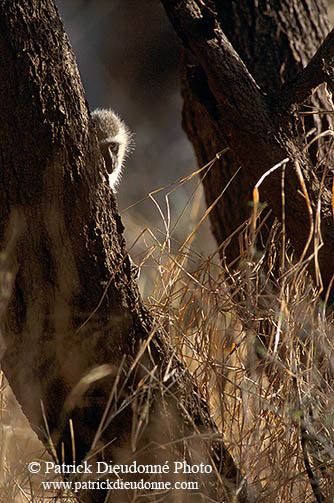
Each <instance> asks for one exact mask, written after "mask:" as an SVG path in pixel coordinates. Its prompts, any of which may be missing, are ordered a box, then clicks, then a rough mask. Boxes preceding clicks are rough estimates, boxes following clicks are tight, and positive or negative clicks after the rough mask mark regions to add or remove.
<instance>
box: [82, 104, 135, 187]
mask: <svg viewBox="0 0 334 503" xmlns="http://www.w3.org/2000/svg"><path fill="white" fill-rule="evenodd" d="M92 119H93V121H94V123H95V127H96V132H97V137H98V140H99V144H100V149H101V153H102V155H103V158H104V161H105V163H106V168H107V171H108V175H109V184H110V186H111V188H112V189H113V190H115V189H116V187H117V185H118V184H119V182H120V179H121V175H122V167H123V164H124V161H125V158H126V156H127V154H128V153H129V152H131V150H133V148H134V141H133V138H132V133H131V132H130V131H129V129H128V127H127V126H126V125H125V123H124V122H123V121H122V119H121V118H120V117H119V115H117V114H116V113H115V112H114V111H113V110H111V109H108V108H97V109H96V110H94V112H92Z"/></svg>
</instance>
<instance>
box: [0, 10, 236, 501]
mask: <svg viewBox="0 0 334 503" xmlns="http://www.w3.org/2000/svg"><path fill="white" fill-rule="evenodd" d="M0 65H1V79H0V95H1V102H0V109H1V123H0V129H1V132H0V137H1V144H0V152H1V156H0V162H1V171H0V173H1V175H0V184H1V191H0V193H1V198H0V214H1V220H0V240H1V248H2V255H1V272H2V283H1V288H2V292H3V294H2V303H1V308H2V319H1V330H2V337H3V356H2V368H3V370H4V372H5V374H6V376H7V378H8V381H9V383H10V385H11V386H12V388H13V390H14V392H15V395H16V397H17V399H18V401H19V403H20V404H21V405H22V408H23V411H24V413H25V414H26V416H27V417H28V419H29V421H30V423H31V425H32V427H33V428H34V430H35V431H36V432H37V434H38V435H39V437H40V438H41V439H42V441H43V442H44V443H45V445H46V446H47V447H48V449H49V451H50V452H51V453H52V454H53V455H54V456H55V458H56V459H57V461H58V463H62V462H65V463H71V462H74V461H75V462H76V463H79V462H80V461H81V460H82V459H84V458H85V457H86V459H88V462H89V463H92V465H93V466H95V465H94V463H95V462H96V461H99V460H102V459H103V460H105V461H107V462H108V463H109V462H112V463H124V464H127V465H129V464H130V463H131V462H133V460H136V461H137V462H138V463H145V464H158V465H164V463H165V462H166V461H168V462H169V466H170V472H168V474H167V475H166V476H165V477H164V480H165V481H166V480H167V481H168V480H174V479H177V475H175V474H174V473H173V471H172V466H171V465H172V464H173V462H174V461H183V460H185V461H186V462H187V463H189V464H195V463H196V464H199V463H204V464H206V463H208V464H210V466H213V471H212V474H211V475H210V476H208V477H203V478H201V480H200V483H201V488H200V491H198V492H195V493H193V492H191V493H192V494H191V495H190V496H187V492H186V491H183V492H182V498H183V499H182V501H186V500H187V498H191V501H192V502H195V501H200V500H201V494H204V495H206V496H207V497H212V498H214V497H216V495H217V491H218V494H219V500H220V501H225V500H227V501H231V500H232V496H233V495H234V494H235V492H236V491H237V490H238V487H239V483H240V481H241V476H240V474H239V472H238V470H237V469H236V467H235V465H234V463H233V460H232V458H231V456H230V455H229V454H228V452H227V450H226V449H225V448H224V446H223V445H222V443H221V441H220V440H219V437H217V431H216V429H215V428H214V426H213V424H212V423H211V421H210V419H209V415H208V412H207V410H206V408H205V406H204V405H203V402H202V400H201V398H200V396H199V395H198V392H197V390H196V387H195V386H194V384H193V382H192V379H191V377H190V375H189V373H188V372H187V371H186V369H184V368H183V366H182V365H181V364H180V362H178V360H177V359H176V358H175V356H174V355H173V354H172V351H171V349H170V347H169V346H168V343H167V342H166V341H165V340H164V338H163V336H162V335H161V333H159V332H158V331H157V330H156V329H155V328H154V326H153V324H152V319H151V318H150V316H149V314H148V313H147V312H146V310H145V309H144V307H143V304H142V301H141V299H140V296H139V293H138V288H137V285H136V283H135V281H134V279H133V277H132V274H131V268H130V263H129V259H128V256H127V253H126V250H125V243H124V239H123V237H122V232H123V226H122V223H121V220H120V217H119V215H118V211H117V205H116V203H115V199H114V196H113V194H112V192H111V190H110V188H109V186H108V183H107V173H106V170H105V166H104V163H103V160H102V157H101V154H100V152H99V148H98V144H97V138H96V134H95V130H94V128H93V125H92V121H91V119H90V116H89V112H88V108H87V103H86V101H85V96H84V92H83V89H82V85H81V82H80V78H79V74H78V70H77V67H76V62H75V58H74V56H73V54H72V51H71V48H70V46H69V43H68V40H67V37H66V35H65V33H64V29H63V25H62V23H61V21H60V19H59V16H58V13H57V11H56V9H55V7H54V5H53V3H52V2H51V1H49V0H29V1H28V0H15V1H11V2H7V1H6V0H0ZM5 294H6V296H5ZM171 359H172V362H171ZM88 455H89V458H87V456H88ZM147 477H149V475H148V476H147ZM108 478H109V479H112V478H113V477H112V475H109V476H108ZM124 478H125V477H124ZM139 478H145V476H143V477H141V476H140V477H139V476H138V474H136V478H135V480H136V479H139ZM196 478H198V475H196ZM182 479H183V480H188V479H189V480H192V475H191V474H190V475H184V474H182ZM189 493H190V491H189ZM163 496H164V494H161V493H160V494H158V495H154V492H150V493H148V494H147V495H146V496H145V497H143V499H142V500H143V501H156V500H157V499H158V498H159V501H161V499H163ZM128 497H130V496H129V494H128V493H126V494H124V492H123V491H117V494H116V496H115V501H116V500H117V501H118V502H121V501H128V499H127V498H128ZM217 497H218V496H217ZM106 498H107V496H106V491H105V490H104V491H98V490H94V491H91V492H89V491H84V492H83V493H82V495H81V496H80V499H81V501H99V502H100V501H107V500H108V501H110V500H109V499H106ZM179 498H180V494H179V493H178V492H177V491H172V492H171V493H168V494H167V495H166V501H169V502H170V501H179ZM239 499H240V501H246V500H245V495H244V492H243V491H241V493H240V495H239ZM201 501H202V500H201Z"/></svg>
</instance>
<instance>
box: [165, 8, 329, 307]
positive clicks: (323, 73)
mask: <svg viewBox="0 0 334 503" xmlns="http://www.w3.org/2000/svg"><path fill="white" fill-rule="evenodd" d="M162 3H163V5H164V7H165V9H166V11H167V14H168V16H169V17H170V20H171V22H172V24H173V26H174V28H175V30H176V32H177V33H178V35H179V37H180V39H181V41H182V44H183V48H184V71H183V80H182V89H183V91H182V92H183V98H184V111H183V125H184V128H185V130H186V132H187V134H188V136H189V138H190V140H191V141H192V143H193V145H194V148H195V152H196V155H197V159H198V162H199V165H200V166H203V165H205V164H206V163H207V162H208V161H210V160H211V159H213V158H214V157H215V155H216V154H217V153H218V152H221V151H222V150H223V149H224V147H225V146H226V145H227V146H229V147H230V151H229V152H228V153H227V154H224V155H223V156H221V158H220V159H219V160H217V161H216V162H215V165H214V166H213V168H211V169H210V170H208V172H207V174H206V176H205V177H204V179H203V184H204V189H205V194H206V199H207V203H208V205H211V204H212V203H213V202H214V201H216V200H217V199H219V200H218V202H217V204H216V205H215V206H214V208H213V209H212V211H211V213H210V217H211V223H212V228H213V233H214V235H215V237H216V239H217V242H218V244H219V245H220V244H221V243H222V242H224V241H225V240H227V239H228V238H229V236H231V235H233V233H234V232H235V231H236V229H238V228H240V226H242V225H243V224H244V222H245V221H246V220H247V219H248V218H249V216H250V207H249V202H250V201H252V190H253V188H254V186H255V185H256V183H257V182H258V181H259V180H260V179H261V177H262V176H263V175H264V174H265V173H266V172H267V171H268V170H270V169H271V168H272V167H273V166H275V165H276V164H277V163H280V162H281V161H283V160H284V159H286V158H288V159H289V163H288V164H287V166H286V176H285V188H284V189H285V228H286V231H287V235H288V237H289V238H290V239H291V242H292V244H293V246H294V249H295V251H296V252H297V255H298V256H299V257H300V256H301V255H302V253H303V251H304V248H305V246H306V244H307V242H308V240H309V236H310V228H311V227H310V211H312V221H313V223H314V219H315V215H316V211H317V202H318V199H319V194H321V203H322V206H321V215H320V216H321V234H322V238H323V242H324V246H323V247H322V248H321V249H320V251H319V257H318V258H319V265H320V270H321V275H322V283H323V285H322V283H321V279H320V278H319V274H318V272H319V271H318V269H317V267H316V266H315V265H314V262H312V263H311V265H310V271H311V273H312V274H313V276H314V278H315V280H316V282H317V284H318V286H319V288H320V289H321V288H322V286H323V289H324V292H326V290H327V289H328V287H329V286H330V282H331V278H332V275H333V273H334V268H333V260H332V252H331V250H332V249H333V245H334V232H333V224H332V222H333V217H332V202H331V193H330V190H329V189H328V187H327V186H325V187H322V184H321V176H322V173H321V167H320V168H319V167H317V168H316V169H315V168H314V167H313V166H314V163H315V161H316V153H317V150H318V149H319V148H321V149H322V153H323V152H324V148H325V147H323V146H322V145H319V142H318V144H317V145H315V144H314V147H312V148H311V149H310V151H309V152H306V151H305V150H304V147H305V143H304V140H303V138H305V134H304V129H306V131H308V130H309V129H310V128H312V127H314V126H315V127H317V132H319V129H320V127H322V128H324V129H326V128H327V127H328V120H327V119H326V118H325V117H323V116H322V117H323V118H322V120H320V119H319V117H318V116H313V115H310V116H308V117H307V120H304V118H303V116H301V115H300V105H301V104H303V103H304V102H305V100H306V99H309V98H310V102H309V103H311V104H312V105H317V106H318V107H319V108H320V109H322V110H323V109H328V108H329V104H328V101H327V99H326V96H325V94H324V93H323V92H322V93H318V94H317V95H314V94H313V92H314V90H315V88H317V86H319V85H320V84H321V83H323V82H326V83H327V86H328V88H329V89H331V88H332V87H333V84H332V72H333V58H332V56H331V54H332V52H333V35H330V36H329V37H328V39H327V40H326V43H325V44H324V45H323V46H322V47H321V49H320V50H319V52H318V53H317V55H316V56H315V57H314V58H313V59H312V61H311V62H310V64H309V65H308V66H307V68H306V69H305V70H304V71H302V69H303V67H304V66H305V65H306V64H307V62H309V60H310V59H311V56H313V54H314V53H315V51H316V49H317V48H318V47H319V45H320V43H321V42H322V41H323V39H324V37H325V35H326V34H327V32H328V21H327V15H326V8H325V4H324V3H323V2H313V1H310V2H309V1H291V0H289V1H287V0H280V1H277V0H272V1H270V2H264V1H261V0H260V1H254V2H253V1H251V2H249V1H246V0H245V1H243V0H232V1H229V2H227V1H224V0H222V1H220V0H219V1H218V0H217V1H216V0H210V1H209V0H208V1H206V2H202V1H200V0H184V1H178V2H173V1H171V0H162ZM231 44H232V45H231ZM284 83H286V85H285V86H283V87H282V84H284ZM296 162H297V163H298V165H296ZM240 165H241V166H242V168H241V170H239V171H238V168H239V166H240ZM299 167H300V169H301V173H302V176H303V178H304V181H305V186H306V191H307V197H308V198H309V199H310V205H307V204H306V199H305V194H304V193H303V188H302V185H301V175H300V172H299V169H298V168H299ZM281 176H282V170H281V169H277V170H276V171H274V172H273V173H271V174H270V176H267V178H265V180H264V181H263V182H262V184H261V186H260V197H261V199H262V200H263V201H264V202H266V203H267V205H268V209H269V210H270V211H271V214H272V216H270V217H269V220H267V223H269V225H268V228H270V227H271V225H272V223H273V218H277V219H278V220H280V221H282V188H281V187H282V185H281ZM230 182H231V183H230ZM229 183H230V184H229ZM228 184H229V185H228ZM227 185H228V188H227V190H226V191H224V194H223V196H221V194H222V191H223V190H224V188H225V187H227ZM220 196H221V197H220ZM219 197H220V198H219ZM310 208H311V209H310ZM267 211H268V210H267ZM296 222H298V226H296ZM313 237H314V235H313ZM316 237H319V236H316ZM230 241H231V242H230V244H229V246H228V247H227V248H222V250H223V251H224V254H226V258H227V261H228V262H231V261H233V260H235V259H236V258H237V257H239V255H240V248H239V241H238V234H236V235H235V236H234V237H232V238H230ZM308 251H309V254H310V253H312V251H313V250H312V248H311V249H309V250H308ZM224 258H225V257H224ZM330 300H331V301H332V300H333V294H331V295H330Z"/></svg>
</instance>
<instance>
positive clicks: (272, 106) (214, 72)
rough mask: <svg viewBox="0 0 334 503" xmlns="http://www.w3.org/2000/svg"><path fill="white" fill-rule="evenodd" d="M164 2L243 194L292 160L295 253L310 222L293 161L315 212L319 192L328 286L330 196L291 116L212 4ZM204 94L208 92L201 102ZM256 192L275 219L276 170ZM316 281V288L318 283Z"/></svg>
mask: <svg viewBox="0 0 334 503" xmlns="http://www.w3.org/2000/svg"><path fill="white" fill-rule="evenodd" d="M162 4H163V5H164V7H165V10H166V12H167V14H168V16H169V18H170V20H171V22H172V24H173V26H174V28H175V30H176V32H177V33H178V35H179V36H180V37H181V39H182V42H183V44H184V46H185V47H186V48H187V51H188V52H191V55H192V56H191V58H189V59H191V60H192V61H191V66H189V69H192V68H196V67H198V68H197V70H196V72H194V71H192V75H196V77H195V79H197V82H196V85H193V83H191V82H190V86H191V87H192V90H193V92H194V96H196V89H202V91H201V93H202V94H201V96H197V99H198V101H199V108H201V107H203V106H204V107H205V109H206V113H207V117H209V118H210V120H211V122H212V124H213V125H214V126H213V128H214V131H215V135H216V137H217V139H216V143H217V144H219V143H221V144H222V145H224V143H225V142H226V143H227V144H228V145H229V147H230V148H231V150H232V151H233V152H234V154H235V156H236V157H237V158H238V160H239V162H240V163H241V164H242V166H243V171H242V173H241V176H242V182H243V184H244V185H245V187H247V189H248V191H249V192H248V193H249V196H248V198H249V200H250V199H251V191H252V189H253V187H254V186H255V185H256V183H257V182H258V180H259V179H260V178H261V177H262V176H263V175H264V173H266V172H267V171H268V170H270V168H272V167H273V166H275V165H276V164H277V163H279V162H281V161H282V160H283V159H285V158H287V157H288V158H289V159H290V163H289V164H288V166H287V176H286V178H285V205H286V212H285V215H286V219H285V224H286V231H287V233H288V236H289V238H290V239H291V241H292V243H293V246H294V248H295V250H296V252H297V254H298V255H299V256H301V255H302V253H303V251H304V248H305V245H306V243H307V242H308V240H309V234H310V223H309V213H308V211H309V210H308V208H307V204H306V201H305V198H304V196H303V195H302V194H301V190H300V189H301V185H300V184H301V182H300V177H299V175H298V173H297V171H296V170H295V167H294V166H295V164H294V161H297V162H298V164H299V166H300V167H301V169H302V173H303V177H304V182H305V186H306V191H307V193H308V195H309V199H310V202H311V206H312V207H313V210H314V212H313V216H314V215H315V214H316V208H317V202H318V198H319V197H320V196H321V200H322V205H321V232H322V238H323V241H324V246H323V247H322V248H321V249H320V251H319V250H318V251H319V264H320V269H321V274H322V281H323V285H324V289H325V290H326V289H327V287H328V286H329V285H330V282H331V278H332V275H333V272H334V269H333V262H332V259H331V250H332V249H333V246H334V229H333V222H332V214H331V194H330V192H329V191H328V190H327V189H326V188H325V187H320V182H319V180H318V179H317V178H316V176H315V174H314V173H313V170H312V167H311V163H310V159H309V158H308V157H307V155H306V154H305V152H303V151H302V150H301V148H300V142H299V138H297V137H296V136H295V127H294V120H295V118H294V116H293V115H290V114H289V113H285V112H284V110H281V109H280V108H279V107H277V95H266V94H264V93H263V92H262V91H261V89H260V87H259V86H258V85H257V84H256V82H255V80H254V79H253V77H252V76H251V75H250V73H249V71H248V70H247V68H246V66H245V65H244V64H243V62H242V61H241V58H240V57H239V55H238V54H237V53H236V51H235V50H234V49H233V47H232V45H231V44H230V43H229V41H228V40H227V38H226V36H225V35H224V33H223V30H222V28H221V25H220V23H219V20H218V17H217V14H216V12H215V10H214V5H215V3H214V2H210V3H209V6H210V8H209V7H208V4H207V3H206V4H204V3H203V2H202V1H201V0H182V1H177V2H175V1H172V0H162ZM211 6H212V7H211ZM203 90H204V91H203ZM203 94H205V95H206V99H204V100H203V99H202V98H203ZM209 141H212V140H209ZM217 178H218V177H217ZM222 188H223V187H221V189H222ZM221 189H220V190H221ZM260 197H261V199H262V200H264V201H266V202H267V203H268V205H269V207H270V208H271V209H272V211H273V214H274V215H275V216H276V217H277V218H278V219H279V220H281V219H282V201H281V173H280V171H279V170H276V171H275V172H274V173H272V174H271V175H270V176H268V177H267V178H266V179H265V180H264V182H263V184H262V185H261V190H260ZM236 203H237V201H235V204H236ZM296 222H298V232H296ZM227 237H228V236H226V238H227ZM311 252H312V250H309V253H311ZM310 271H311V273H312V274H313V276H314V278H315V280H316V281H317V280H318V276H317V274H316V271H315V267H314V266H313V265H312V264H311V266H310ZM319 286H320V288H321V285H319ZM331 299H333V297H332V296H331Z"/></svg>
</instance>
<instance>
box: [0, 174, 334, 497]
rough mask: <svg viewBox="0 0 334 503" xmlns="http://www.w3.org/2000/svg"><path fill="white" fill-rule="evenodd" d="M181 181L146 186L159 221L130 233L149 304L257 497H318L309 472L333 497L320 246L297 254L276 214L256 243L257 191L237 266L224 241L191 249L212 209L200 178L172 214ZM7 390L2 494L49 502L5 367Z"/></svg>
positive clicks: (332, 414)
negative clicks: (32, 472)
mask: <svg viewBox="0 0 334 503" xmlns="http://www.w3.org/2000/svg"><path fill="white" fill-rule="evenodd" d="M190 178H192V177H190ZM184 183H188V180H187V179H184V180H182V181H181V183H180V184H179V185H178V184H176V185H175V186H174V187H172V188H168V189H166V190H165V191H164V201H165V203H166V205H165V208H164V209H162V206H161V204H158V202H157V199H156V195H151V196H150V199H151V201H152V203H153V204H154V206H155V208H156V209H157V211H158V212H159V213H160V215H161V221H162V224H163V225H162V228H161V229H158V230H154V229H152V228H149V226H147V228H146V230H145V231H140V232H139V233H138V236H137V237H136V238H135V239H134V238H129V237H128V242H130V243H131V242H135V245H134V246H133V247H132V246H131V252H130V253H131V254H132V257H133V259H134V260H135V262H137V263H140V265H141V270H142V272H141V278H140V282H141V286H142V289H143V290H144V295H145V298H146V305H147V307H148V309H149V310H150V312H151V313H152V315H153V316H154V318H155V320H156V322H157V325H158V326H159V327H160V328H161V330H163V331H164V332H165V334H166V336H167V337H168V339H169V340H170V342H171V343H172V345H173V346H174V348H175V350H176V352H177V353H178V355H179V357H180V358H181V359H182V360H183V361H184V362H185V363H186V365H187V367H188V368H189V369H190V370H191V372H192V374H193V376H194V378H195V380H196V382H197V384H198V387H199V389H200V390H201V392H202V394H203V396H204V397H205V399H206V401H207V403H208V404H209V406H210V411H211V415H212V417H213V419H214V420H215V422H216V424H217V426H218V428H219V430H220V432H221V436H222V439H223V440H224V442H225V444H226V446H227V447H228V449H229V451H230V453H231V454H232V455H233V458H234V459H235V462H236V464H237V466H239V467H240V468H241V470H242V473H243V475H244V477H245V479H246V480H247V484H248V486H249V492H250V501H252V498H253V501H256V502H262V501H263V502H269V503H270V502H273V503H274V502H275V503H277V502H289V503H290V502H291V503H292V502H296V503H306V502H313V501H315V495H314V491H313V490H312V488H311V484H310V475H312V476H313V477H314V480H315V482H314V486H315V490H318V492H320V491H321V492H322V494H323V495H324V496H326V497H327V498H328V499H327V500H326V501H332V500H334V489H333V487H334V484H333V477H334V429H333V428H334V393H333V386H332V382H333V379H332V378H333V372H334V368H333V367H334V359H333V354H334V353H333V340H334V339H333V317H332V316H331V315H328V314H327V313H326V306H325V304H324V302H323V300H322V299H321V297H320V294H319V288H318V289H316V288H315V287H314V285H313V284H312V282H311V281H310V278H309V276H308V274H307V272H306V266H307V264H308V263H309V262H310V261H312V260H314V256H316V254H314V249H311V248H310V247H309V248H307V249H306V250H305V254H304V257H303V260H302V261H299V263H296V261H295V260H294V257H293V254H292V253H291V250H290V249H289V243H288V241H287V240H286V238H285V234H284V227H283V228H282V226H281V225H279V224H275V225H274V226H273V227H272V228H271V231H270V232H269V235H268V236H267V242H266V246H265V248H264V250H263V251H259V246H258V244H259V242H260V237H259V235H260V232H261V225H262V226H263V225H264V226H265V223H264V224H263V223H262V224H261V225H259V222H260V219H259V214H260V213H261V211H262V214H263V215H264V214H265V209H264V210H263V208H261V207H260V205H259V204H258V201H257V196H258V194H257V193H255V196H254V197H255V201H254V202H255V203H256V204H255V205H254V213H253V217H251V218H250V221H249V222H248V224H247V225H246V227H245V229H244V231H243V235H242V242H243V251H242V254H241V255H240V257H239V268H238V271H237V272H236V271H232V270H229V268H228V267H227V266H226V264H221V262H220V260H219V253H218V250H217V251H216V252H214V253H212V254H211V255H210V256H203V255H202V254H201V253H199V252H198V251H195V250H197V249H198V248H197V245H198V243H199V242H200V241H201V238H200V237H199V236H200V232H201V231H202V227H203V226H202V223H203V222H204V221H205V219H206V217H207V215H206V213H205V210H204V209H203V208H202V207H201V205H200V203H199V201H200V198H201V194H200V192H198V190H197V188H195V189H194V193H193V196H192V198H190V199H189V201H188V202H187V205H186V208H185V210H184V211H182V218H180V217H177V218H176V219H175V221H174V222H173V215H172V211H171V204H170V200H171V198H172V197H173V196H174V194H175V193H177V190H179V189H180V187H182V185H183V184H184ZM259 190H260V187H259ZM137 211H138V210H137V208H135V209H134V214H135V215H137ZM130 218H131V217H128V216H125V220H127V224H126V226H127V227H128V228H129V227H131V224H129V220H130ZM136 218H137V216H136ZM182 219H183V221H184V222H186V223H185V224H181V223H180V222H181V220H182ZM264 220H265V217H264ZM137 221H138V218H137ZM262 222H263V220H262ZM203 225H205V224H203ZM132 227H133V226H132ZM180 227H181V229H182V230H180ZM205 232H207V230H206V231H205ZM182 235H183V236H186V238H184V237H183V238H182V239H181V240H180V236H182ZM202 239H203V238H202ZM205 239H207V238H205ZM196 240H197V241H196ZM318 241H319V239H318ZM316 242H317V240H316ZM148 291H149V292H150V293H149V294H147V293H145V292H148ZM0 398H1V400H2V407H1V411H2V416H1V419H2V421H1V430H0V434H1V466H0V494H1V496H0V502H2V501H3V502H5V501H6V502H7V501H13V502H15V503H21V502H31V503H32V502H34V503H36V502H42V501H48V500H49V498H50V496H51V495H50V494H49V495H47V494H43V493H42V492H41V486H40V482H41V480H40V479H39V478H38V477H36V476H35V477H33V478H31V477H28V475H27V473H28V472H27V469H26V465H27V463H28V462H29V461H30V460H31V459H36V458H41V457H43V456H45V453H44V450H43V447H42V446H41V444H40V443H39V442H38V441H37V439H36V438H35V437H34V435H33V434H32V433H31V430H30V428H29V426H28V425H27V423H26V422H24V420H23V416H22V413H21V411H20V410H19V408H18V406H17V405H16V404H15V402H14V399H13V398H12V397H11V395H10V392H9V390H8V388H7V387H6V384H5V382H4V379H3V376H2V387H1V394H0ZM28 440H29V445H28V444H27V441H28ZM308 464H309V467H310V470H311V472H312V473H311V472H310V470H309V473H307V469H308ZM62 501H66V499H63V500H62ZM68 501H70V499H68Z"/></svg>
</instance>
